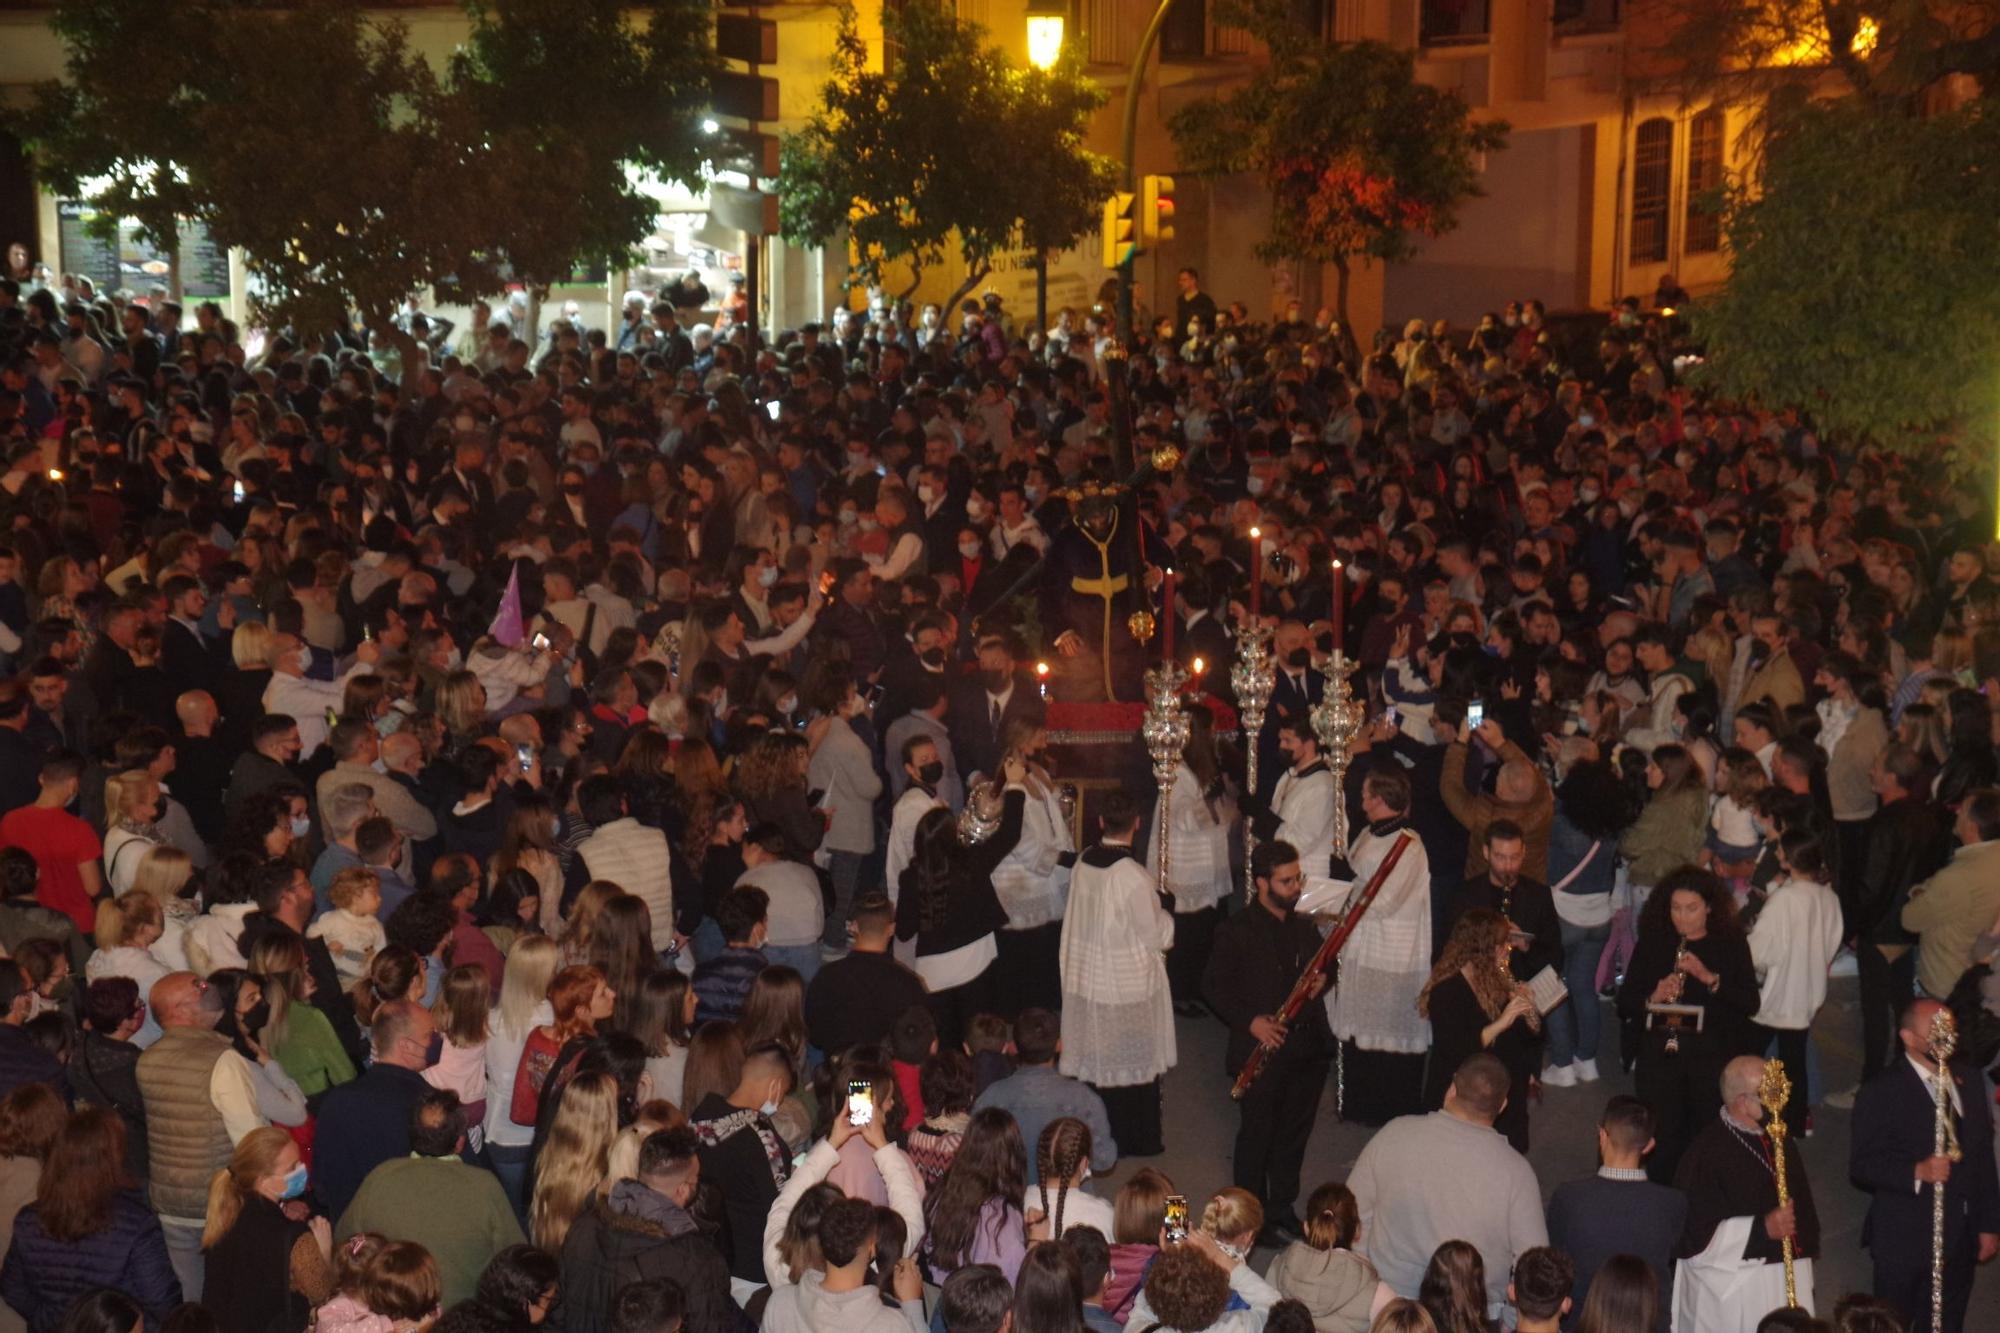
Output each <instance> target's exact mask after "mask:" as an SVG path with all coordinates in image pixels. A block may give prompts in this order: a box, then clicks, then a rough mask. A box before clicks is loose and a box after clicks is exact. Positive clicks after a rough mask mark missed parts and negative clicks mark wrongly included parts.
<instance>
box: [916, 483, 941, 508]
mask: <svg viewBox="0 0 2000 1333" xmlns="http://www.w3.org/2000/svg"><path fill="white" fill-rule="evenodd" d="M917 499H919V500H921V501H922V502H923V503H925V504H929V503H930V502H931V501H933V500H935V499H937V488H936V487H934V486H919V487H917Z"/></svg>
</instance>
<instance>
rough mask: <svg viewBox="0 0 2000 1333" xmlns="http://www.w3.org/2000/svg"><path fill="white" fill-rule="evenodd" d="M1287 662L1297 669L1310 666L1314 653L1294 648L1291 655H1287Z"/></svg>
mask: <svg viewBox="0 0 2000 1333" xmlns="http://www.w3.org/2000/svg"><path fill="white" fill-rule="evenodd" d="M1285 662H1286V663H1287V664H1288V665H1290V666H1295V667H1303V666H1309V665H1311V663H1312V653H1311V651H1310V650H1309V649H1305V648H1294V649H1292V651H1291V652H1290V653H1288V654H1286V656H1285Z"/></svg>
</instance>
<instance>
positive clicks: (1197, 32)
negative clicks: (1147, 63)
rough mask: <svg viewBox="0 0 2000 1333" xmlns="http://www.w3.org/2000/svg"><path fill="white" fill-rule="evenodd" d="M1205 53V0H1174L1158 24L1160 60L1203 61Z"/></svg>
mask: <svg viewBox="0 0 2000 1333" xmlns="http://www.w3.org/2000/svg"><path fill="white" fill-rule="evenodd" d="M1207 56H1208V0H1175V4H1174V7H1173V8H1172V9H1170V10H1168V11H1167V21H1166V22H1165V23H1163V24H1161V25H1160V59H1162V60H1203V59H1206V58H1207Z"/></svg>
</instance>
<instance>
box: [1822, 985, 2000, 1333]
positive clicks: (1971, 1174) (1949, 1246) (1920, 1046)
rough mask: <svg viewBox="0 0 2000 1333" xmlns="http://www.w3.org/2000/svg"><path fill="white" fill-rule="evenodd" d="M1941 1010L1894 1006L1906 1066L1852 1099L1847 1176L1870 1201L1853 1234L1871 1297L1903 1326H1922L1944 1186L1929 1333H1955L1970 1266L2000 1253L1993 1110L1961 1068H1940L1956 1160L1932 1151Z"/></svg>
mask: <svg viewBox="0 0 2000 1333" xmlns="http://www.w3.org/2000/svg"><path fill="white" fill-rule="evenodd" d="M1943 1008H1944V1006H1943V1005H1941V1004H1939V1003H1938V1002H1937V1001H1936V1000H1929V999H1916V1000H1911V1001H1909V1002H1908V1003H1907V1004H1905V1005H1904V1006H1903V1012H1902V1015H1901V1021H1900V1022H1898V1023H1897V1025H1896V1035H1897V1037H1898V1039H1899V1040H1900V1041H1901V1043H1902V1047H1903V1053H1904V1056H1905V1057H1906V1058H1903V1059H1898V1060H1892V1061H1891V1062H1890V1064H1889V1067H1888V1068H1887V1069H1885V1070H1884V1071H1883V1072H1882V1073H1880V1074H1878V1075H1876V1076H1875V1078H1873V1079H1872V1080H1870V1081H1869V1082H1868V1083H1867V1084H1865V1085H1864V1086H1863V1087H1862V1089H1861V1094H1860V1095H1859V1096H1858V1097H1856V1098H1855V1101H1854V1126H1853V1147H1852V1150H1851V1152H1850V1154H1849V1157H1848V1176H1849V1178H1851V1179H1852V1180H1853V1181H1854V1183H1855V1185H1856V1186H1858V1187H1859V1188H1861V1189H1864V1190H1867V1191H1868V1192H1869V1193H1871V1194H1873V1195H1874V1196H1875V1201H1874V1202H1873V1203H1872V1204H1870V1205H1869V1207H1868V1220H1867V1222H1866V1223H1864V1224H1863V1225H1862V1229H1861V1243H1862V1244H1863V1245H1865V1246H1867V1247H1868V1250H1869V1252H1870V1253H1871V1254H1872V1255H1873V1256H1874V1260H1875V1282H1874V1288H1875V1294H1876V1295H1877V1296H1879V1297H1881V1298H1882V1299H1883V1300H1885V1301H1888V1302H1889V1303H1890V1304H1891V1305H1893V1306H1895V1307H1896V1309H1897V1310H1898V1311H1899V1312H1901V1314H1902V1315H1903V1317H1904V1318H1906V1319H1908V1320H1909V1321H1910V1326H1911V1327H1912V1328H1918V1327H1923V1326H1925V1323H1927V1321H1928V1319H1929V1310H1930V1287H1931V1212H1932V1207H1933V1204H1932V1193H1933V1191H1935V1190H1936V1189H1937V1188H1938V1186H1939V1185H1940V1184H1942V1185H1943V1186H1944V1322H1943V1325H1942V1326H1941V1327H1940V1328H1938V1329H1937V1330H1935V1333H1958V1331H1959V1330H1960V1329H1962V1328H1964V1327H1965V1310H1966V1305H1967V1303H1968V1302H1969V1301H1970V1300H1971V1298H1972V1276H1973V1270H1974V1268H1975V1266H1976V1265H1978V1264H1982V1263H1985V1262H1986V1261H1987V1260H1989V1259H1991V1258H1992V1257H1993V1256H1994V1254H1995V1253H2000V1177H1996V1174H1995V1170H1994V1161H1993V1108H1992V1106H1991V1104H1990V1103H1988V1101H1987V1100H1986V1092H1985V1084H1984V1081H1983V1080H1982V1079H1981V1078H1980V1076H1979V1072H1978V1071H1977V1070H1975V1069H1972V1068H1971V1067H1969V1066H1967V1065H1960V1064H1954V1065H1950V1066H1948V1069H1949V1072H1950V1075H1951V1087H1950V1094H1951V1101H1952V1106H1951V1120H1952V1123H1953V1124H1955V1125H1956V1127H1957V1143H1958V1147H1959V1150H1960V1156H1959V1160H1957V1161H1953V1160H1952V1159H1951V1158H1950V1157H1949V1156H1942V1157H1941V1156H1937V1155H1935V1154H1934V1153H1933V1152H1932V1149H1933V1148H1934V1147H1935V1146H1936V1142H1937V1138H1936V1134H1937V1102H1936V1100H1935V1097H1936V1093H1935V1088H1936V1084H1935V1083H1934V1082H1932V1081H1931V1080H1933V1079H1935V1078H1936V1076H1937V1066H1936V1065H1934V1064H1933V1063H1931V1060H1930V1058H1929V1057H1928V1056H1927V1055H1926V1053H1925V1052H1926V1048H1927V1046H1928V1044H1929V1041H1930V1030H1931V1021H1932V1019H1933V1018H1935V1017H1936V1015H1937V1013H1938V1012H1939V1010H1941V1009H1943ZM1920 1320H1921V1321H1923V1322H1920Z"/></svg>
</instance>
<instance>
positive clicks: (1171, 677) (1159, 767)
mask: <svg viewBox="0 0 2000 1333" xmlns="http://www.w3.org/2000/svg"><path fill="white" fill-rule="evenodd" d="M1186 682H1187V672H1185V671H1183V670H1182V669H1181V666H1180V664H1179V663H1178V662H1173V661H1166V662H1162V663H1160V664H1159V665H1158V666H1156V667H1154V668H1153V669H1152V670H1151V671H1148V672H1147V673H1146V718H1145V721H1144V722H1142V723H1141V724H1140V727H1139V737H1140V739H1142V740H1143V741H1145V742H1146V753H1147V754H1148V755H1150V756H1151V757H1152V760H1153V779H1154V780H1155V781H1156V782H1158V783H1159V785H1160V818H1159V825H1160V827H1159V837H1160V860H1159V867H1158V872H1159V884H1160V888H1161V889H1162V890H1163V891H1165V890H1167V828H1168V826H1169V825H1170V824H1172V823H1173V805H1174V778H1175V776H1176V774H1177V773H1178V772H1179V770H1180V763H1181V751H1183V750H1185V749H1186V748H1187V741H1188V716H1187V706H1186V705H1185V704H1184V703H1182V701H1181V686H1182V685H1184V684H1185V683H1186Z"/></svg>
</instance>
